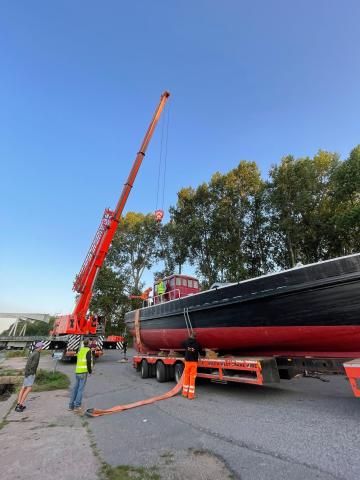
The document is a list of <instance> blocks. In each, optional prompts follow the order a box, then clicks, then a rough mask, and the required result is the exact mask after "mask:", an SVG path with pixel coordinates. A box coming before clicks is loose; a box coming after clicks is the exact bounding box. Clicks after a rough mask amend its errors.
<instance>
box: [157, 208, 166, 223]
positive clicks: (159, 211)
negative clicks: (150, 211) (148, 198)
mask: <svg viewBox="0 0 360 480" xmlns="http://www.w3.org/2000/svg"><path fill="white" fill-rule="evenodd" d="M163 217H164V212H163V210H156V212H155V220H156V221H157V223H160V222H161V220H162V219H163Z"/></svg>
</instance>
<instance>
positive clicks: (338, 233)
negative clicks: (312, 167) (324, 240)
mask: <svg viewBox="0 0 360 480" xmlns="http://www.w3.org/2000/svg"><path fill="white" fill-rule="evenodd" d="M331 207H332V211H333V212H334V215H333V217H332V221H333V224H334V227H335V229H334V235H333V240H332V253H333V254H334V255H345V254H349V253H353V252H358V251H360V145H358V146H357V147H355V148H354V149H353V150H352V151H351V153H350V155H349V158H347V159H346V160H345V161H344V162H342V163H341V164H340V165H339V167H338V169H337V170H336V172H335V173H334V176H333V195H332V205H331Z"/></svg>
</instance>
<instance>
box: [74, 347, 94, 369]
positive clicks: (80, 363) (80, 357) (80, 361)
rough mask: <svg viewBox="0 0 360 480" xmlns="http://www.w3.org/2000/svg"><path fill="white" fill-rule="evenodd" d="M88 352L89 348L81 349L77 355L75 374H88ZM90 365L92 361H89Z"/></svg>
mask: <svg viewBox="0 0 360 480" xmlns="http://www.w3.org/2000/svg"><path fill="white" fill-rule="evenodd" d="M87 352H90V348H88V347H82V348H80V350H79V352H78V354H77V361H76V369H75V373H88V368H87V361H86V354H87ZM91 363H92V360H91Z"/></svg>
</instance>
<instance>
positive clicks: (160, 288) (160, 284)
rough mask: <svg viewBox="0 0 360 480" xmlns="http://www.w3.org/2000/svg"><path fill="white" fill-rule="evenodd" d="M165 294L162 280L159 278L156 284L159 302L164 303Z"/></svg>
mask: <svg viewBox="0 0 360 480" xmlns="http://www.w3.org/2000/svg"><path fill="white" fill-rule="evenodd" d="M164 293H165V284H164V282H163V280H162V278H160V280H159V282H158V284H157V295H158V297H159V302H163V301H164V297H163V295H164Z"/></svg>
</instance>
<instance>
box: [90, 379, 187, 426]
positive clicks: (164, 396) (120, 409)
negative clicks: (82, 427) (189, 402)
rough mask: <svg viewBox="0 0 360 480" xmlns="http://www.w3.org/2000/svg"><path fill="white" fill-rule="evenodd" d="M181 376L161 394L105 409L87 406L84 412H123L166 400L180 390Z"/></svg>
mask: <svg viewBox="0 0 360 480" xmlns="http://www.w3.org/2000/svg"><path fill="white" fill-rule="evenodd" d="M183 377H184V375H182V376H181V378H180V380H179V383H178V384H176V385H175V387H174V388H172V389H171V390H169V391H168V392H166V393H163V394H162V395H158V396H156V397H152V398H147V399H146V400H140V401H139V402H134V403H128V404H127V405H116V406H115V407H112V408H108V409H107V410H100V409H97V408H89V409H88V410H86V412H85V414H86V415H88V416H89V417H101V416H102V415H109V414H110V413H120V412H123V411H124V410H130V409H131V408H136V407H142V406H143V405H150V404H151V403H155V402H159V401H160V400H166V399H167V398H171V397H174V396H175V395H177V394H178V393H179V392H180V390H181V388H182V385H183V381H184V380H183Z"/></svg>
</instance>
